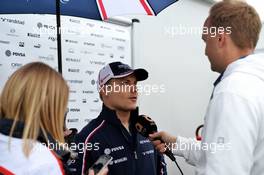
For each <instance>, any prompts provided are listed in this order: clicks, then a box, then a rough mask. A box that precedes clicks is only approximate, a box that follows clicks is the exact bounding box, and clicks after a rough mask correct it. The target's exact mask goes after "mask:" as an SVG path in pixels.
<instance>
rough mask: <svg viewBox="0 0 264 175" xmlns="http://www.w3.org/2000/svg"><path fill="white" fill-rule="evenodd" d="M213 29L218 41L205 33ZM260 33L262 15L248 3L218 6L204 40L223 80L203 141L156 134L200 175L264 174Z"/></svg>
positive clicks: (263, 65) (263, 82)
mask: <svg viewBox="0 0 264 175" xmlns="http://www.w3.org/2000/svg"><path fill="white" fill-rule="evenodd" d="M212 27H214V28H216V29H217V34H216V35H214V36H213V35H212V34H211V33H206V32H205V31H206V30H205V29H210V28H212ZM227 29H231V32H227ZM260 30H261V21H260V18H259V15H258V14H257V12H256V11H255V9H254V8H253V7H251V6H250V5H248V4H247V3H245V2H240V1H224V2H219V3H216V4H215V5H214V6H213V7H212V8H211V10H210V14H209V17H208V18H207V19H206V21H205V23H204V33H203V36H202V39H203V40H204V42H205V44H206V48H205V54H206V55H207V56H208V59H209V61H210V63H211V69H212V71H215V72H218V73H220V74H221V75H220V76H219V78H218V79H217V80H216V82H215V83H214V86H215V88H214V91H213V94H212V97H211V100H210V103H209V106H208V109H207V113H206V115H205V119H204V128H203V132H202V140H201V141H196V140H195V139H187V138H184V137H180V136H177V137H174V136H171V135H170V134H168V133H166V132H158V133H155V134H151V135H150V139H152V140H153V144H154V145H155V146H156V148H157V149H158V150H159V151H160V152H164V151H165V150H166V149H172V151H173V153H174V155H176V156H181V157H184V158H185V159H186V161H187V162H188V163H190V164H191V165H194V166H195V167H196V174H197V175H262V174H264V166H263V162H264V54H254V49H255V47H256V45H257V41H258V39H259V33H260ZM155 138H161V140H162V141H164V142H165V143H162V142H161V141H159V140H155ZM180 145H185V146H184V147H185V148H188V149H180V148H179V147H180ZM212 145H214V147H212Z"/></svg>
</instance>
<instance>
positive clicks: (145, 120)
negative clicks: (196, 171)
mask: <svg viewBox="0 0 264 175" xmlns="http://www.w3.org/2000/svg"><path fill="white" fill-rule="evenodd" d="M135 127H136V129H137V131H138V132H139V133H140V134H141V135H142V136H144V137H147V138H149V139H150V140H151V141H152V143H153V144H154V146H155V147H156V149H157V150H158V151H159V152H161V153H164V154H165V155H167V156H168V157H169V158H170V159H171V160H172V161H174V162H175V163H176V166H177V167H178V169H179V170H180V172H181V174H182V175H183V172H182V170H181V168H180V167H179V165H178V163H177V161H176V158H175V157H174V155H173V153H172V152H171V149H167V148H168V147H169V148H170V146H169V145H174V143H175V142H176V137H174V136H171V135H169V134H168V133H166V132H157V131H158V128H157V125H156V123H155V122H154V121H153V120H152V119H151V118H150V117H148V116H145V115H140V116H138V118H137V121H136V125H135Z"/></svg>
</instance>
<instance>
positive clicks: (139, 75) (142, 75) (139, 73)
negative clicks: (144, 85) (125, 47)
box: [113, 69, 148, 81]
mask: <svg viewBox="0 0 264 175" xmlns="http://www.w3.org/2000/svg"><path fill="white" fill-rule="evenodd" d="M131 74H134V75H135V77H136V79H137V81H143V80H146V79H147V78H148V72H147V71H146V70H145V69H134V70H131V72H129V73H126V74H123V75H117V76H114V77H113V78H123V77H126V76H129V75H131Z"/></svg>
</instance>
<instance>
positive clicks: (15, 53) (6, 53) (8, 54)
mask: <svg viewBox="0 0 264 175" xmlns="http://www.w3.org/2000/svg"><path fill="white" fill-rule="evenodd" d="M5 55H6V56H7V57H10V56H16V57H25V56H26V54H25V53H22V52H12V51H10V50H6V51H5Z"/></svg>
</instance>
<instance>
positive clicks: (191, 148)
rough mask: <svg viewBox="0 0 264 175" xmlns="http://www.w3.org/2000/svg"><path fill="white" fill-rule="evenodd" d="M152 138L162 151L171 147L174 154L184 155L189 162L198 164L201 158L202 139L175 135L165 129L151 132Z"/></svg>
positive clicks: (157, 147)
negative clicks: (197, 139)
mask: <svg viewBox="0 0 264 175" xmlns="http://www.w3.org/2000/svg"><path fill="white" fill-rule="evenodd" d="M156 138H161V139H162V140H163V141H164V142H165V143H161V141H160V140H156ZM150 139H151V140H153V141H152V143H153V144H154V145H155V147H156V149H157V150H158V151H159V152H161V153H164V152H165V150H166V149H169V150H171V151H172V152H173V154H174V155H176V156H180V157H184V158H185V160H186V161H187V163H189V164H191V165H196V164H197V162H198V161H199V159H200V155H201V152H200V149H199V148H200V145H201V143H200V141H196V140H195V139H191V138H184V137H180V136H178V137H175V136H172V135H170V134H169V133H166V132H164V131H161V132H157V133H155V134H151V135H150Z"/></svg>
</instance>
